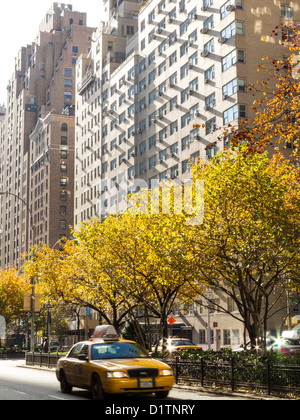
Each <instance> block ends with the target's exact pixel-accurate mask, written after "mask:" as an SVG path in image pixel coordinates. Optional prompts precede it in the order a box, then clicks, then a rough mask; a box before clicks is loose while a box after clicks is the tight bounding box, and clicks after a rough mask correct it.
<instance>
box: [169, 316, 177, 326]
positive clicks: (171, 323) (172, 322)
mask: <svg viewBox="0 0 300 420" xmlns="http://www.w3.org/2000/svg"><path fill="white" fill-rule="evenodd" d="M175 322H176V320H175V319H174V318H173V317H172V316H171V318H169V319H168V323H169V324H170V325H174V324H175Z"/></svg>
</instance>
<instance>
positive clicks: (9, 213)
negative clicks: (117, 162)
mask: <svg viewBox="0 0 300 420" xmlns="http://www.w3.org/2000/svg"><path fill="white" fill-rule="evenodd" d="M93 31H94V28H89V27H87V25H86V14H85V13H81V12H76V11H73V10H72V6H71V5H69V4H63V3H53V5H52V7H51V8H50V10H49V11H48V12H47V14H46V16H45V18H44V19H43V21H42V22H41V24H40V27H39V31H38V36H37V38H36V40H35V41H34V42H33V43H32V44H31V45H27V46H26V47H22V48H21V49H20V51H19V53H18V55H17V57H16V59H15V69H14V72H13V74H12V77H11V79H10V80H9V82H8V86H7V91H8V95H7V107H6V108H7V111H6V115H5V118H4V122H3V125H4V127H5V128H4V129H3V130H4V131H2V134H1V139H0V141H1V144H0V190H1V191H2V192H5V193H6V194H4V195H1V197H0V200H1V201H0V204H1V205H0V228H1V231H2V234H1V236H0V244H1V245H0V267H1V268H4V267H7V266H12V265H17V266H19V265H20V259H21V256H22V254H23V253H24V252H27V251H28V250H29V248H30V244H32V243H35V242H37V241H39V240H42V241H43V242H46V243H49V244H50V245H54V243H55V242H56V241H57V240H58V239H59V237H60V235H63V234H64V235H66V234H67V229H66V228H65V227H64V228H61V230H60V220H61V217H60V213H59V211H60V207H62V206H64V205H65V201H64V200H62V203H61V206H59V210H58V212H57V213H56V215H55V216H54V217H53V219H52V220H53V223H54V225H53V229H54V232H56V233H57V234H55V235H52V234H50V233H47V232H48V231H49V229H50V230H51V229H52V227H51V226H50V225H49V220H47V219H46V218H45V215H46V214H47V213H48V214H49V212H50V210H51V208H50V201H49V200H50V196H51V195H50V189H53V190H56V192H57V194H58V195H59V192H60V188H65V186H61V184H60V183H61V175H62V174H61V172H60V170H59V169H57V170H56V169H55V166H53V168H54V170H53V171H52V175H54V174H56V178H53V177H52V178H51V182H53V185H50V184H49V181H50V178H47V177H46V176H45V175H46V173H44V178H43V181H42V174H43V169H42V165H43V164H44V165H45V166H44V168H45V170H47V168H48V166H47V164H48V163H49V160H48V159H50V158H51V155H52V153H50V152H49V150H50V148H51V147H53V144H55V145H57V144H60V145H61V142H62V141H66V142H67V144H63V148H62V149H63V150H67V154H68V156H72V154H73V153H74V136H73V137H72V136H67V135H66V133H60V132H59V130H58V129H57V125H60V127H63V124H66V125H67V126H68V127H70V129H74V123H71V122H70V119H74V118H75V117H74V116H73V117H70V115H71V114H70V112H63V110H65V109H72V106H73V107H74V105H75V93H76V89H75V65H76V61H77V59H78V57H79V55H81V54H83V53H88V52H89V50H90V48H91V37H92V33H93ZM49 113H50V114H51V115H49ZM66 114H67V115H66ZM48 123H49V124H53V126H52V127H49V125H48ZM45 125H47V126H48V128H47V130H48V132H47V130H46V134H47V135H48V136H49V137H47V139H46V138H45V141H42V140H39V141H37V138H40V139H41V138H42V137H43V130H44V129H43V128H41V127H43V126H45ZM40 128H41V130H42V131H41V132H40V131H39V130H40ZM56 131H57V134H55V132H56ZM62 131H63V130H62ZM32 133H34V134H33V135H32ZM50 136H52V139H51V137H50ZM53 136H57V138H56V139H53ZM65 137H67V140H62V138H65ZM56 148H58V147H56ZM55 159H56V160H57V162H54V160H55ZM60 159H64V160H65V159H66V157H63V158H62V157H59V158H58V157H57V158H56V157H54V156H53V164H54V163H57V164H58V163H60V162H61V161H60ZM46 163H47V164H46ZM61 163H62V162H61ZM72 165H73V164H70V166H68V173H67V174H66V178H67V181H68V184H67V185H68V188H70V189H69V190H68V191H66V192H67V195H68V194H69V195H70V198H69V200H68V201H69V203H68V209H67V212H68V214H70V216H71V213H72V211H73V201H74V200H73V175H71V169H72ZM58 166H60V165H58ZM69 169H70V171H69ZM68 178H69V179H68ZM46 182H48V185H46ZM71 196H72V199H71ZM70 220H71V218H70ZM42 223H44V225H43V226H42ZM70 224H71V223H70ZM46 226H47V228H46ZM61 227H62V224H61ZM41 232H46V233H45V234H41ZM37 233H38V234H37ZM50 239H51V241H50Z"/></svg>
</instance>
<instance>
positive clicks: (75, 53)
mask: <svg viewBox="0 0 300 420" xmlns="http://www.w3.org/2000/svg"><path fill="white" fill-rule="evenodd" d="M72 53H73V54H74V55H77V54H78V47H76V46H73V47H72Z"/></svg>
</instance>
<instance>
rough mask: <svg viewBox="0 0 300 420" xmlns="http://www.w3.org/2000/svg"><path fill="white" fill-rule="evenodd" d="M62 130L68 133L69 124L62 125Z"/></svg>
mask: <svg viewBox="0 0 300 420" xmlns="http://www.w3.org/2000/svg"><path fill="white" fill-rule="evenodd" d="M60 129H61V131H66V132H67V131H68V124H66V123H63V124H62V125H61V127H60Z"/></svg>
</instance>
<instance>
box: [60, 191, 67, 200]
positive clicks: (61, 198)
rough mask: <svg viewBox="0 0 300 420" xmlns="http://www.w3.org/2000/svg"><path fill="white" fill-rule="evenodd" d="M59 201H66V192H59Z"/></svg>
mask: <svg viewBox="0 0 300 420" xmlns="http://www.w3.org/2000/svg"><path fill="white" fill-rule="evenodd" d="M60 201H67V193H66V191H61V193H60Z"/></svg>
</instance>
